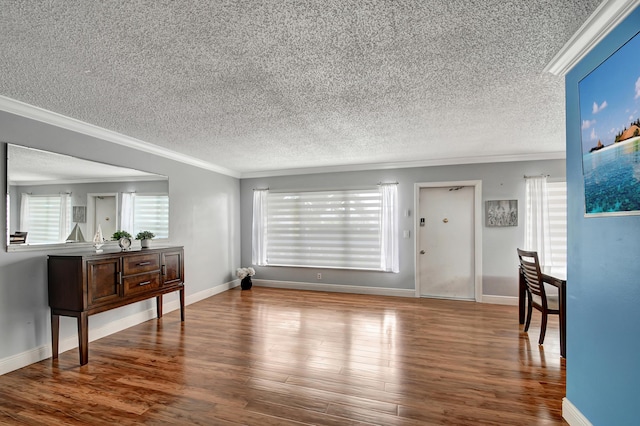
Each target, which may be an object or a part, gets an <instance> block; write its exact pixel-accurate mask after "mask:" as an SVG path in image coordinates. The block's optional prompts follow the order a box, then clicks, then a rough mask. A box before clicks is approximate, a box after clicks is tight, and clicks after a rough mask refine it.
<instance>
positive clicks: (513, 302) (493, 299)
mask: <svg viewBox="0 0 640 426" xmlns="http://www.w3.org/2000/svg"><path fill="white" fill-rule="evenodd" d="M482 303H491V304H494V305H509V306H518V298H517V297H516V296H494V295H491V294H483V295H482Z"/></svg>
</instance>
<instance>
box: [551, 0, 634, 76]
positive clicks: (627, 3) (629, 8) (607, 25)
mask: <svg viewBox="0 0 640 426" xmlns="http://www.w3.org/2000/svg"><path fill="white" fill-rule="evenodd" d="M638 5H640V0H605V1H604V2H602V4H600V6H598V8H597V9H596V10H595V11H594V12H593V13H592V14H591V16H590V17H589V19H587V20H586V21H585V23H584V24H582V26H581V27H580V28H579V29H578V31H576V33H575V34H574V35H573V36H572V37H571V38H570V39H569V41H568V42H567V43H566V44H565V45H564V46H562V49H560V51H559V52H558V53H556V55H555V56H554V57H553V59H551V62H549V64H547V66H546V67H545V68H544V72H550V73H551V74H554V75H561V76H564V75H566V74H567V73H568V72H569V71H571V69H572V68H573V67H574V66H575V65H576V64H577V63H578V62H580V61H581V60H582V58H584V57H585V56H586V55H587V53H589V52H590V51H591V49H593V48H594V47H595V46H596V45H597V44H598V43H600V41H601V40H602V39H603V38H605V37H606V36H607V34H609V33H610V32H611V31H612V30H613V29H614V28H615V27H616V26H617V25H618V24H620V22H622V21H623V20H624V18H626V17H627V16H629V14H630V13H631V12H633V10H634V9H635V8H636V7H637V6H638Z"/></svg>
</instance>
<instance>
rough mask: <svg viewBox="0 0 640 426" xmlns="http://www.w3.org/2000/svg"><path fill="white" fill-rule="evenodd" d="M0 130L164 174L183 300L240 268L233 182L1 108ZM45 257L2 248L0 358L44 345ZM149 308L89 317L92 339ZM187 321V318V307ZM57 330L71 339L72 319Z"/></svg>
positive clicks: (5, 138) (7, 139) (24, 140)
mask: <svg viewBox="0 0 640 426" xmlns="http://www.w3.org/2000/svg"><path fill="white" fill-rule="evenodd" d="M0 130H1V132H0V141H2V142H4V143H15V144H20V145H26V146H30V147H34V148H41V149H46V150H50V151H55V152H60V153H63V154H68V155H76V156H80V157H83V158H87V159H91V160H97V161H102V162H105V163H110V164H115V165H118V166H124V167H130V168H134V169H143V170H145V171H149V172H153V173H157V174H161V175H165V176H168V177H169V197H170V212H169V213H170V222H171V223H170V231H169V232H170V236H171V238H170V240H169V243H170V244H172V245H183V246H184V249H185V277H186V294H187V297H189V295H192V294H195V293H198V292H201V291H206V290H207V289H211V288H213V287H215V286H218V285H220V284H224V283H227V282H229V281H231V280H233V279H235V276H234V275H233V272H234V271H235V268H237V267H238V266H239V265H240V222H239V216H240V215H239V191H240V185H239V181H238V179H235V178H232V177H228V176H223V175H220V174H218V173H214V172H211V171H207V170H204V169H200V168H197V167H192V166H188V165H185V164H182V163H178V162H176V161H172V160H170V159H166V158H162V157H157V156H154V155H150V154H147V153H143V152H140V151H137V150H134V149H130V148H126V147H124V146H120V145H117V144H112V143H108V142H105V141H103V140H100V139H96V138H92V137H89V136H86V135H82V134H78V133H74V132H71V131H67V130H64V129H60V128H57V127H54V126H50V125H46V124H43V123H39V122H36V121H33V120H29V119H25V118H22V117H18V116H14V115H12V114H9V113H6V112H1V111H0ZM4 143H3V144H2V145H5V144H4ZM4 148H5V147H4V146H3V149H4ZM0 164H1V166H0V168H1V169H0V176H2V182H3V185H4V186H5V188H6V170H5V167H6V164H5V162H4V161H2V162H0ZM0 210H1V212H2V213H1V214H0V216H1V217H0V221H1V222H2V223H6V217H5V216H6V206H4V201H3V208H2V209H0ZM3 240H4V239H3ZM49 252H50V251H49ZM47 253H48V251H47V250H42V251H28V252H11V253H7V252H6V251H4V250H2V251H0V342H2V344H0V361H2V360H3V359H7V358H9V357H12V356H16V355H19V354H22V353H23V352H27V351H31V350H34V349H37V348H41V347H45V346H48V345H50V318H49V308H48V301H47V276H46V259H47ZM175 298H176V296H175V295H168V296H167V297H166V298H165V300H167V301H172V300H175ZM152 305H153V302H152V301H144V302H140V303H136V304H133V305H129V306H126V307H122V308H119V309H116V310H114V311H110V312H105V313H101V314H97V315H94V316H91V317H90V318H89V327H90V331H89V336H90V338H91V330H92V329H96V328H98V327H103V326H105V325H107V324H109V323H111V322H115V321H117V320H118V319H120V318H123V317H126V316H128V315H133V314H135V313H138V312H142V311H144V310H147V309H149V308H151V307H152ZM186 316H187V321H188V318H189V310H188V308H187V313H186ZM60 325H61V328H60V337H61V339H65V338H68V337H73V336H75V335H76V324H75V320H74V319H71V318H62V319H61V324H60Z"/></svg>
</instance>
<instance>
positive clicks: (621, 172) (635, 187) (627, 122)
mask: <svg viewBox="0 0 640 426" xmlns="http://www.w3.org/2000/svg"><path fill="white" fill-rule="evenodd" d="M639 52H640V34H636V35H635V36H634V37H633V38H632V39H631V40H629V41H628V42H627V43H626V44H625V45H624V46H622V47H621V48H620V49H619V50H617V51H616V52H615V53H614V54H613V55H611V56H610V57H609V58H608V59H607V60H605V61H604V62H603V63H602V64H600V65H599V66H598V67H597V68H596V69H595V70H593V71H592V72H591V73H590V74H589V75H587V76H586V77H585V78H584V79H583V80H582V81H580V83H579V94H580V119H581V125H582V131H581V135H582V166H583V173H584V188H585V214H586V215H588V216H603V215H621V214H640V54H639Z"/></svg>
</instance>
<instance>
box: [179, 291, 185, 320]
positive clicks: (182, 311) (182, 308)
mask: <svg viewBox="0 0 640 426" xmlns="http://www.w3.org/2000/svg"><path fill="white" fill-rule="evenodd" d="M180 321H183V322H184V287H182V288H181V289H180Z"/></svg>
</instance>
